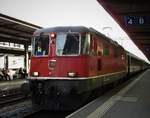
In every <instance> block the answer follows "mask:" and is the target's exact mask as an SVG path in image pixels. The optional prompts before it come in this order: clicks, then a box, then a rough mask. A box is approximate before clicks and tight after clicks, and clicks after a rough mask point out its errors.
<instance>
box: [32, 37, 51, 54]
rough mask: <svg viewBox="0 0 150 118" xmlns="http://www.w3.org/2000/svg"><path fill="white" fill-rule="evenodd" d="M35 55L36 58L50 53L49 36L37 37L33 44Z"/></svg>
mask: <svg viewBox="0 0 150 118" xmlns="http://www.w3.org/2000/svg"><path fill="white" fill-rule="evenodd" d="M32 47H33V52H32V53H33V55H35V56H46V55H48V52H49V36H48V35H41V36H36V37H35V38H34V41H33V43H32Z"/></svg>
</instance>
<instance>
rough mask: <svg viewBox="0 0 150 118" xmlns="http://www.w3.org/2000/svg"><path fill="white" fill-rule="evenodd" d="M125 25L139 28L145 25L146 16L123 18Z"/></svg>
mask: <svg viewBox="0 0 150 118" xmlns="http://www.w3.org/2000/svg"><path fill="white" fill-rule="evenodd" d="M125 22H126V25H131V26H132V25H133V26H135V25H136V26H141V25H145V24H147V20H146V16H125Z"/></svg>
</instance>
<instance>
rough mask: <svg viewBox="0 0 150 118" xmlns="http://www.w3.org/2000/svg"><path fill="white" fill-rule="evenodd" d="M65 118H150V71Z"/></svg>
mask: <svg viewBox="0 0 150 118" xmlns="http://www.w3.org/2000/svg"><path fill="white" fill-rule="evenodd" d="M66 118H150V69H149V70H146V71H145V72H143V73H142V74H141V75H140V76H138V77H136V78H135V79H134V81H132V82H131V83H129V84H128V85H127V86H125V87H124V88H122V89H121V90H119V91H117V92H114V91H111V92H108V93H106V94H104V95H103V96H101V97H99V98H97V99H96V100H94V101H92V102H91V103H89V104H87V105H86V106H84V107H83V108H81V109H79V110H77V111H75V112H74V113H72V114H70V115H69V116H67V117H66Z"/></svg>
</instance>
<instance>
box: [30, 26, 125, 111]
mask: <svg viewBox="0 0 150 118" xmlns="http://www.w3.org/2000/svg"><path fill="white" fill-rule="evenodd" d="M127 70H128V69H127V62H126V53H125V51H124V49H123V48H122V47H121V46H120V45H118V44H117V43H116V42H114V41H112V40H111V39H109V38H108V37H106V36H104V35H103V34H101V33H99V32H97V31H96V30H94V29H92V28H86V27H82V26H78V27H53V28H48V29H40V30H37V31H35V33H34V36H33V40H32V55H31V67H30V88H31V91H32V102H33V106H34V107H38V106H39V107H41V108H44V109H51V110H55V109H63V110H67V109H72V108H73V109H74V108H77V107H79V106H80V105H81V104H82V103H83V102H84V101H85V100H86V99H87V98H88V97H89V95H90V94H91V93H92V92H93V91H94V90H96V89H98V88H100V87H102V86H104V85H106V84H109V83H112V82H115V81H116V80H118V79H120V78H121V77H124V76H126V74H127Z"/></svg>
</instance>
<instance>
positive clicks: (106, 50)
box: [103, 44, 110, 56]
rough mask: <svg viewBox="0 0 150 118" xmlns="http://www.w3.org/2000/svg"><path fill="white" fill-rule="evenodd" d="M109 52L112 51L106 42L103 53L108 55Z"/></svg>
mask: <svg viewBox="0 0 150 118" xmlns="http://www.w3.org/2000/svg"><path fill="white" fill-rule="evenodd" d="M109 53H110V50H109V46H108V45H106V44H105V45H104V47H103V54H104V55H105V56H108V55H109Z"/></svg>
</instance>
